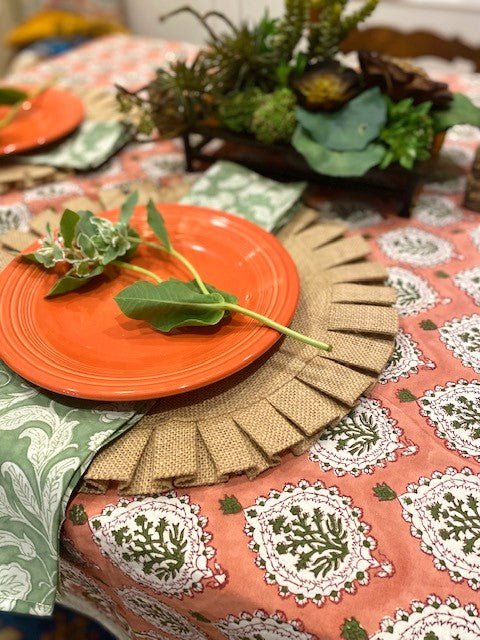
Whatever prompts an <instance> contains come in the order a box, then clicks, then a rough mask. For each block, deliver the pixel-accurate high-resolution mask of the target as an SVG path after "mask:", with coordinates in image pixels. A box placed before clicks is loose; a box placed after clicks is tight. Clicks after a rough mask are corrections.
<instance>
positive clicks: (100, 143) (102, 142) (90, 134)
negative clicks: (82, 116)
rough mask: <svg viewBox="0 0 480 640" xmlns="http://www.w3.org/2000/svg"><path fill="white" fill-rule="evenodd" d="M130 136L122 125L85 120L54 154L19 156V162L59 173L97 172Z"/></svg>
mask: <svg viewBox="0 0 480 640" xmlns="http://www.w3.org/2000/svg"><path fill="white" fill-rule="evenodd" d="M130 136H131V131H130V128H129V127H128V126H127V125H125V124H123V123H121V122H96V121H93V120H85V121H84V122H83V123H82V124H81V125H80V127H79V129H78V131H76V132H75V133H74V134H73V135H72V136H70V137H69V138H67V139H66V140H65V141H64V142H62V143H61V144H59V145H57V146H56V147H55V148H54V149H52V150H51V151H47V152H46V153H35V154H29V155H27V156H22V157H20V156H19V157H18V158H17V161H18V162H20V163H22V164H46V165H50V166H52V167H57V168H58V169H77V170H79V171H86V170H89V169H96V168H97V167H99V166H101V165H102V164H103V163H104V162H106V161H107V160H108V159H109V158H111V156H113V155H114V154H115V153H116V152H117V151H118V150H119V149H121V148H122V147H123V146H124V145H125V144H126V143H127V142H128V140H129V139H130Z"/></svg>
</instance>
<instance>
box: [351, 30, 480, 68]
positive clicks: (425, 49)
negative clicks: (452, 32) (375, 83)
mask: <svg viewBox="0 0 480 640" xmlns="http://www.w3.org/2000/svg"><path fill="white" fill-rule="evenodd" d="M341 49H342V51H343V53H349V52H350V51H358V50H359V49H367V50H368V51H377V52H378V53H387V54H389V55H391V56H394V57H397V58H416V57H418V56H430V55H431V56H438V57H440V58H443V59H445V60H453V59H454V58H457V57H459V58H464V59H467V60H471V61H472V62H473V63H474V65H475V70H476V71H477V72H480V47H478V48H475V47H472V46H470V45H468V44H466V43H464V42H462V41H461V40H460V39H459V38H450V39H449V38H445V37H443V36H440V35H438V34H436V33H431V32H429V31H413V32H408V33H407V32H401V31H398V30H396V29H393V28H391V27H374V28H369V29H356V30H354V31H352V32H351V33H350V34H349V35H348V37H347V38H346V39H345V40H344V41H343V42H342V45H341Z"/></svg>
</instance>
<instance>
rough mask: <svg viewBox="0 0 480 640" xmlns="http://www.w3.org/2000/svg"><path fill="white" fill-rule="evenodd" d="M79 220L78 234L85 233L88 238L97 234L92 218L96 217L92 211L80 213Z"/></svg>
mask: <svg viewBox="0 0 480 640" xmlns="http://www.w3.org/2000/svg"><path fill="white" fill-rule="evenodd" d="M78 216H79V220H78V222H77V227H76V230H75V231H76V233H77V235H78V234H79V233H84V234H85V235H86V236H94V235H95V234H96V233H97V227H96V226H95V225H94V224H92V221H91V220H92V218H94V217H95V215H94V214H93V212H92V211H79V212H78Z"/></svg>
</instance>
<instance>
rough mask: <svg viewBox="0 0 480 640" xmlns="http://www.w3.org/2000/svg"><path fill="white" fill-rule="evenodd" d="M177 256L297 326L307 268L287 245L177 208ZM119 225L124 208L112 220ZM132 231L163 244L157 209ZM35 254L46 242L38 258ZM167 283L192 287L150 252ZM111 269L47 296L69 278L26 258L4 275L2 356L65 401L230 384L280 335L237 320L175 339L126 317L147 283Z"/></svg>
mask: <svg viewBox="0 0 480 640" xmlns="http://www.w3.org/2000/svg"><path fill="white" fill-rule="evenodd" d="M159 210H160V211H161V212H162V214H163V216H164V218H165V222H166V226H167V229H168V231H169V233H170V237H171V239H172V243H173V245H174V247H175V248H176V249H177V250H178V251H180V252H181V253H183V254H184V255H185V256H186V257H187V258H188V259H189V260H190V261H191V262H192V263H193V264H194V265H195V266H196V267H197V269H198V270H199V272H200V273H201V275H202V277H203V279H204V280H205V282H207V283H209V284H212V285H215V286H216V287H217V288H219V289H222V290H224V291H229V292H231V293H234V294H235V295H236V296H238V299H239V304H240V305H242V306H245V307H248V308H249V309H252V310H254V311H257V312H259V313H261V314H263V315H267V316H269V317H270V318H272V319H274V320H276V321H277V322H280V323H281V324H284V325H285V324H286V325H288V324H289V322H290V320H291V319H292V316H293V314H294V311H295V309H296V306H297V302H298V294H299V282H298V276H297V271H296V268H295V265H294V263H293V261H292V259H291V257H290V256H289V254H288V253H287V251H286V250H285V249H284V247H283V246H282V245H281V244H280V243H279V242H278V240H277V239H276V238H275V237H274V236H273V235H271V234H269V233H267V232H266V231H263V229H261V228H260V227H258V226H256V225H254V224H252V223H251V222H248V221H246V220H244V219H242V218H239V217H237V216H234V215H231V214H227V213H222V212H220V211H213V210H211V209H203V208H199V207H192V206H186V205H177V204H162V205H160V206H159ZM101 215H104V216H105V217H108V218H110V219H112V220H115V219H116V217H117V215H118V210H116V211H110V212H107V213H104V214H101ZM131 224H132V226H133V227H134V228H135V229H137V231H138V232H139V233H140V234H141V235H142V236H143V237H144V238H145V239H149V240H155V238H154V237H153V234H152V233H151V231H150V230H149V229H148V226H147V223H146V211H145V207H137V208H136V210H135V214H134V216H133V218H132V222H131ZM33 249H35V244H34V245H32V246H30V247H29V248H28V249H27V250H26V251H32V250H33ZM132 263H133V264H137V265H139V266H142V267H144V268H146V269H149V270H151V271H154V272H155V273H157V274H158V275H159V276H160V277H162V278H164V279H167V278H169V277H174V278H179V279H182V280H190V279H191V276H190V275H189V274H188V272H187V271H186V270H185V268H184V267H183V266H182V265H181V264H180V263H179V262H178V261H177V260H175V259H174V258H171V257H170V256H166V255H165V254H164V253H162V252H160V251H159V250H156V249H153V248H148V247H140V248H139V249H138V250H137V253H136V254H135V256H134V257H133V259H132ZM137 279H138V278H137V276H136V275H135V274H134V273H133V272H132V271H127V270H126V269H117V268H116V267H112V266H110V267H108V269H107V275H102V276H100V277H99V278H98V279H97V280H96V281H94V282H92V283H90V284H89V285H87V286H86V287H85V289H83V290H79V291H76V292H71V293H68V294H66V295H63V296H59V297H56V298H50V299H45V298H44V295H45V294H46V293H47V291H48V290H49V289H50V288H51V287H52V286H53V284H54V283H55V282H56V280H57V275H55V274H54V273H52V272H51V271H48V270H46V269H44V268H42V267H40V266H38V265H36V264H33V263H31V262H27V261H26V260H24V259H22V258H21V257H20V256H19V257H17V258H15V259H14V260H13V261H12V262H11V263H10V264H9V265H8V266H7V268H6V269H4V271H3V272H2V273H1V275H0V352H1V356H2V358H3V359H4V360H5V362H6V363H7V364H8V365H9V366H10V367H11V368H12V369H13V370H14V371H16V372H17V373H19V374H20V375H21V376H23V377H24V378H26V379H27V380H30V381H31V382H33V383H35V384H37V385H39V386H40V387H43V388H45V389H49V390H51V391H55V392H58V393H61V394H65V395H70V396H76V397H80V398H89V399H97V400H140V399H147V398H157V397H160V396H167V395H172V394H177V393H182V392H184V391H189V390H191V389H196V388H198V387H201V386H203V385H207V384H210V383H212V382H215V381H218V380H221V379H223V378H225V377H226V376H229V375H230V374H232V373H234V372H236V371H238V370H239V369H242V368H243V367H245V366H246V365H248V364H250V363H251V362H252V361H253V360H255V359H256V358H258V357H259V356H260V355H261V354H263V353H264V352H265V351H267V349H269V348H270V347H271V346H272V345H273V344H274V343H275V342H276V341H277V340H278V339H279V337H280V335H279V334H278V333H277V332H276V331H274V330H273V329H269V328H268V327H266V326H265V325H262V324H260V323H259V322H258V321H256V320H253V319H252V318H249V317H247V316H244V315H241V314H240V313H233V314H232V315H231V316H230V317H229V318H227V319H225V320H224V321H222V322H221V323H220V325H217V326H215V327H205V328H200V327H191V328H182V329H180V330H177V331H175V332H172V333H171V334H163V333H160V332H159V331H156V330H154V329H153V328H152V327H151V326H150V325H148V324H147V323H145V322H142V321H139V320H133V319H130V318H127V317H126V316H124V315H123V314H122V313H121V312H120V309H119V308H118V306H117V304H116V303H115V301H114V299H113V298H114V296H115V295H116V294H117V293H118V292H119V291H120V290H121V289H123V288H125V287H126V286H128V285H130V284H132V283H133V282H135V281H136V280H137Z"/></svg>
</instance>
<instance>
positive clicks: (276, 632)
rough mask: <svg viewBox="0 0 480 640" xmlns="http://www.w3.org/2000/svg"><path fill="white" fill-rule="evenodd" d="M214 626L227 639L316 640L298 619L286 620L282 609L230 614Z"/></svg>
mask: <svg viewBox="0 0 480 640" xmlns="http://www.w3.org/2000/svg"><path fill="white" fill-rule="evenodd" d="M215 627H216V628H217V629H218V630H219V631H221V632H222V633H223V634H224V635H225V636H226V637H227V638H228V640H247V639H248V640H317V637H316V636H314V635H312V634H311V633H306V632H305V629H304V625H303V623H302V622H301V621H300V620H288V618H287V616H286V615H285V614H284V613H283V611H276V612H275V613H273V614H272V615H268V613H267V612H266V611H263V610H262V609H258V610H257V611H254V612H253V614H250V613H246V612H243V613H241V614H240V615H239V616H238V617H236V616H233V615H230V616H227V618H226V619H224V620H219V621H218V622H216V623H215Z"/></svg>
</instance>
